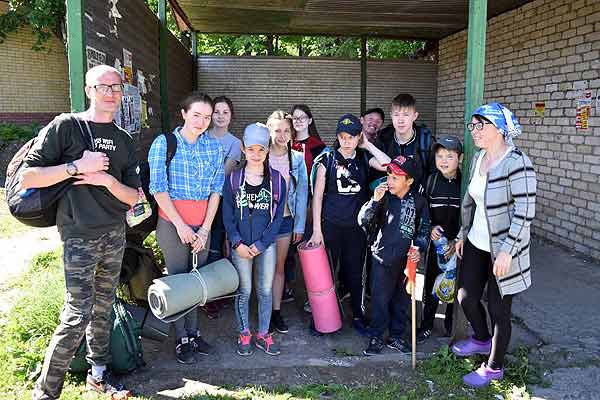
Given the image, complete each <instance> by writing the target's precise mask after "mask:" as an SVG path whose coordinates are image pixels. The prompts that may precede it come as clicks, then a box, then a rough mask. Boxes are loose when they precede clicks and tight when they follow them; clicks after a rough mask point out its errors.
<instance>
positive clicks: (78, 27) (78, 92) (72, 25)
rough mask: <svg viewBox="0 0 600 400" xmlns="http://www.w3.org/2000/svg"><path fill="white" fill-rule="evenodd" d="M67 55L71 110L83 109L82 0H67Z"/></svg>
mask: <svg viewBox="0 0 600 400" xmlns="http://www.w3.org/2000/svg"><path fill="white" fill-rule="evenodd" d="M66 6H67V56H68V63H69V91H70V98H71V111H73V112H79V111H84V110H85V91H84V87H85V72H86V70H85V31H84V29H83V19H84V7H85V3H84V0H67V3H66Z"/></svg>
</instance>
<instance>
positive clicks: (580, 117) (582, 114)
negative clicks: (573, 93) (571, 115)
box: [575, 90, 592, 130]
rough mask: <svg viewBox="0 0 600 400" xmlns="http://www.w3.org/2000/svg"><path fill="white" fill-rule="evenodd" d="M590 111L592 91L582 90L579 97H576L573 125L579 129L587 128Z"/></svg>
mask: <svg viewBox="0 0 600 400" xmlns="http://www.w3.org/2000/svg"><path fill="white" fill-rule="evenodd" d="M591 111H592V91H591V90H584V91H583V94H582V95H581V97H579V98H578V99H577V115H576V117H575V127H576V128H577V129H581V130H587V129H588V128H589V118H590V112H591Z"/></svg>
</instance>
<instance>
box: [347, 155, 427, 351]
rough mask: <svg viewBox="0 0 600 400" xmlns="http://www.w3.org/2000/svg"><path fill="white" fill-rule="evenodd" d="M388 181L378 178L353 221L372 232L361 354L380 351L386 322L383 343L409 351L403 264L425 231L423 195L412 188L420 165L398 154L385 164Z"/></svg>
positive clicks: (422, 241) (415, 256)
mask: <svg viewBox="0 0 600 400" xmlns="http://www.w3.org/2000/svg"><path fill="white" fill-rule="evenodd" d="M387 173H388V177H387V182H385V183H382V184H380V185H379V186H378V187H377V188H376V189H375V193H374V195H373V198H372V199H371V200H370V201H368V202H367V203H366V204H365V205H363V206H362V208H361V210H360V212H359V215H358V221H359V224H360V225H361V226H362V227H363V228H364V229H365V230H366V231H367V233H368V234H371V233H372V234H375V235H376V238H375V241H374V243H373V245H372V246H371V251H372V254H373V266H372V269H371V324H370V329H369V330H370V332H369V336H370V339H369V346H368V347H367V349H365V350H364V351H363V353H364V354H365V355H376V354H380V353H381V351H382V350H383V347H384V346H385V342H384V341H383V334H384V332H385V329H386V328H388V326H389V331H390V332H389V333H390V337H389V341H388V343H387V346H388V347H389V348H391V349H393V350H397V351H401V352H403V353H408V352H410V346H409V345H408V344H407V342H406V341H405V339H404V336H405V327H406V323H407V321H408V319H409V315H408V303H409V302H410V297H409V296H408V294H407V292H406V291H405V288H404V283H405V276H404V273H403V271H404V268H405V266H406V261H407V259H408V258H409V257H411V259H412V260H414V261H415V262H418V261H419V259H420V254H419V253H415V254H413V255H410V256H409V254H408V252H409V249H410V245H411V242H413V243H414V244H415V245H416V246H418V247H419V249H420V250H421V251H423V250H424V249H425V248H426V246H427V240H428V238H429V234H430V225H429V215H428V212H427V203H426V201H425V199H424V198H423V197H422V196H421V195H419V194H418V193H417V191H416V190H414V189H413V184H414V183H415V181H417V180H419V179H420V168H419V166H418V164H417V162H416V161H415V160H414V159H413V158H412V157H410V158H406V157H404V156H398V157H396V158H395V159H393V160H392V161H391V162H390V163H389V164H388V166H387Z"/></svg>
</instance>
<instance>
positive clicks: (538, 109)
mask: <svg viewBox="0 0 600 400" xmlns="http://www.w3.org/2000/svg"><path fill="white" fill-rule="evenodd" d="M545 112H546V103H545V102H543V101H541V102H539V103H535V116H536V117H540V118H544V113H545Z"/></svg>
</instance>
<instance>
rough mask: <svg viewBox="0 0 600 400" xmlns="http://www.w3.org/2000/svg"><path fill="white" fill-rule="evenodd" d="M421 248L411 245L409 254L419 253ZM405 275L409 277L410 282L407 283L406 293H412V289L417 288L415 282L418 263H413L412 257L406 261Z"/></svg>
mask: <svg viewBox="0 0 600 400" xmlns="http://www.w3.org/2000/svg"><path fill="white" fill-rule="evenodd" d="M418 251H419V248H418V247H417V246H414V245H411V246H410V250H409V251H408V254H414V253H415V252H418ZM404 275H406V276H407V277H408V282H407V283H406V291H407V292H408V293H412V289H413V288H414V287H415V282H416V279H417V263H416V262H415V261H412V260H411V259H410V257H409V258H408V259H407V260H406V269H405V270H404Z"/></svg>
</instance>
